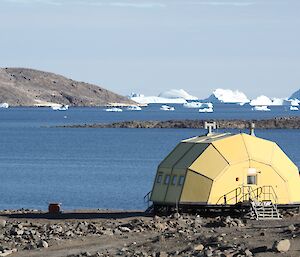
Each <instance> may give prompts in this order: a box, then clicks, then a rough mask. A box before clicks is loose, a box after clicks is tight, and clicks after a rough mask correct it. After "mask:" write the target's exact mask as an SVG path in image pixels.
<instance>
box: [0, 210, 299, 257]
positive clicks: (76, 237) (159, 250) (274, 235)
mask: <svg viewBox="0 0 300 257" xmlns="http://www.w3.org/2000/svg"><path fill="white" fill-rule="evenodd" d="M0 256H16V257H25V256H29V257H30V256H35V257H38V256H49V257H80V256H155V257H156V256H158V257H165V256H224V257H233V256H247V257H250V256H265V257H269V256H293V257H294V256H295V257H299V256H300V215H299V214H297V213H290V212H289V213H285V214H284V218H283V219H282V220H275V221H254V220H246V219H241V218H232V217H230V216H226V215H225V216H215V217H203V216H202V215H196V214H194V215H192V214H173V215H171V216H162V217H159V216H151V215H146V214H145V213H143V212H103V211H90V212H72V213H70V212H69V213H68V212H67V213H63V214H61V215H58V216H51V215H48V214H45V213H43V212H40V211H29V210H27V211H26V210H20V211H3V212H1V213H0Z"/></svg>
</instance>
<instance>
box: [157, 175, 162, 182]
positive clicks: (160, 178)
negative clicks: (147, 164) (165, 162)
mask: <svg viewBox="0 0 300 257" xmlns="http://www.w3.org/2000/svg"><path fill="white" fill-rule="evenodd" d="M161 181H162V175H161V174H160V175H158V176H157V179H156V183H157V184H160V183H161Z"/></svg>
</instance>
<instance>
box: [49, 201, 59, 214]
mask: <svg viewBox="0 0 300 257" xmlns="http://www.w3.org/2000/svg"><path fill="white" fill-rule="evenodd" d="M48 211H49V213H51V214H58V213H60V203H49V206H48Z"/></svg>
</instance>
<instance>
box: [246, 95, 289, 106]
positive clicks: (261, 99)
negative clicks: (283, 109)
mask: <svg viewBox="0 0 300 257" xmlns="http://www.w3.org/2000/svg"><path fill="white" fill-rule="evenodd" d="M285 102H286V100H284V99H281V98H273V99H271V98H269V97H267V96H265V95H261V96H258V97H257V98H255V99H253V100H251V102H250V105H251V106H281V105H284V104H285Z"/></svg>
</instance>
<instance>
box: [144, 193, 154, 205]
mask: <svg viewBox="0 0 300 257" xmlns="http://www.w3.org/2000/svg"><path fill="white" fill-rule="evenodd" d="M151 193H152V191H149V192H148V193H147V194H146V195H145V196H144V203H147V205H148V207H149V203H150V198H151Z"/></svg>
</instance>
